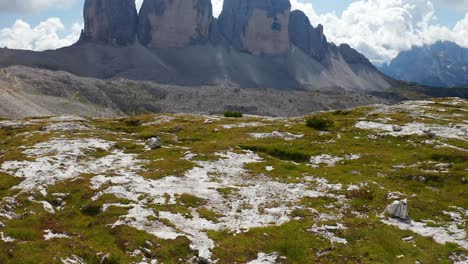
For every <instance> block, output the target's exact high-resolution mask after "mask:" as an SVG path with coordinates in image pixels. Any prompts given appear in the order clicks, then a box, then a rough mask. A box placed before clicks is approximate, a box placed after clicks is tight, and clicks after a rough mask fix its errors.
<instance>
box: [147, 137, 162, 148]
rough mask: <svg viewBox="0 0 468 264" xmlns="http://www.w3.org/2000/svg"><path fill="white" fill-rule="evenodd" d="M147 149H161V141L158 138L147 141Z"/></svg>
mask: <svg viewBox="0 0 468 264" xmlns="http://www.w3.org/2000/svg"><path fill="white" fill-rule="evenodd" d="M148 147H149V148H150V149H158V148H161V147H162V140H161V138H160V137H155V138H150V139H148Z"/></svg>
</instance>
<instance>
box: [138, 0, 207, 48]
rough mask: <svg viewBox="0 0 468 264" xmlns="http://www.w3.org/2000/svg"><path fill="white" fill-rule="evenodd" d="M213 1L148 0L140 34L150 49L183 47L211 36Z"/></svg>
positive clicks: (141, 18) (141, 13) (139, 29)
mask: <svg viewBox="0 0 468 264" xmlns="http://www.w3.org/2000/svg"><path fill="white" fill-rule="evenodd" d="M212 13H213V11H212V5H211V0H145V2H144V3H143V6H142V8H141V10H140V17H139V26H138V37H139V39H140V42H141V43H142V44H143V45H144V46H147V47H150V48H169V47H183V46H187V45H189V44H192V43H196V42H199V41H203V40H206V39H208V37H209V32H210V24H211V21H212V19H213V14H212Z"/></svg>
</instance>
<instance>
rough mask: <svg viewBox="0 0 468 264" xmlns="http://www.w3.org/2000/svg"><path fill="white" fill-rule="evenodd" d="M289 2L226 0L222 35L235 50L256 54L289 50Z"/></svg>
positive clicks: (220, 22) (280, 0)
mask: <svg viewBox="0 0 468 264" xmlns="http://www.w3.org/2000/svg"><path fill="white" fill-rule="evenodd" d="M290 10H291V4H290V2H289V0H225V1H224V5H223V11H222V12H221V15H220V17H219V30H220V31H221V34H222V35H223V36H224V37H225V38H226V39H227V40H228V41H229V42H230V43H231V45H233V46H234V47H236V48H238V49H240V50H244V51H248V52H251V53H253V54H281V53H285V52H287V51H288V50H289V47H290V44H289V33H288V31H289V14H290Z"/></svg>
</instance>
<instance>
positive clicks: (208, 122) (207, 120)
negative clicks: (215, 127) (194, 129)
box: [204, 119, 213, 124]
mask: <svg viewBox="0 0 468 264" xmlns="http://www.w3.org/2000/svg"><path fill="white" fill-rule="evenodd" d="M204 123H205V124H213V120H211V119H206V120H205V122H204Z"/></svg>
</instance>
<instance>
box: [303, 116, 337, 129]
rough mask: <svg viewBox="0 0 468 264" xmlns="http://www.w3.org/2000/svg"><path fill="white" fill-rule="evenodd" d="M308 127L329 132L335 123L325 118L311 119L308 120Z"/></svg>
mask: <svg viewBox="0 0 468 264" xmlns="http://www.w3.org/2000/svg"><path fill="white" fill-rule="evenodd" d="M306 125H307V127H310V128H313V129H316V130H320V131H328V130H329V129H330V128H331V127H332V126H333V121H331V120H328V119H325V118H319V117H311V118H307V119H306Z"/></svg>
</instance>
